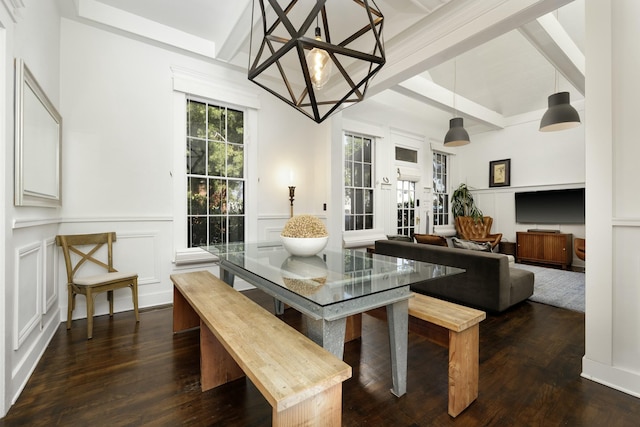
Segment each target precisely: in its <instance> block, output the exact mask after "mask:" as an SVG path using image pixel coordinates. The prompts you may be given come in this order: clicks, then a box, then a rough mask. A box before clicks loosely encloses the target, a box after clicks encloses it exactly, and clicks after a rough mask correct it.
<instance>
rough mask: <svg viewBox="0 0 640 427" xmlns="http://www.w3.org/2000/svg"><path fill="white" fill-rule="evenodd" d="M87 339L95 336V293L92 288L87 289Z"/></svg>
mask: <svg viewBox="0 0 640 427" xmlns="http://www.w3.org/2000/svg"><path fill="white" fill-rule="evenodd" d="M85 296H86V297H87V339H88V340H90V339H91V338H93V294H92V293H91V288H88V289H87V293H86V294H85Z"/></svg>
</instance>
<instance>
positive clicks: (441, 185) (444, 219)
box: [433, 151, 449, 225]
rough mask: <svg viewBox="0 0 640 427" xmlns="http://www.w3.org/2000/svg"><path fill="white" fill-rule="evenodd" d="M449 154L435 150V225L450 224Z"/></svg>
mask: <svg viewBox="0 0 640 427" xmlns="http://www.w3.org/2000/svg"><path fill="white" fill-rule="evenodd" d="M448 163H449V156H448V155H446V154H443V153H438V152H437V151H434V152H433V225H447V224H449V193H448V191H449V190H448V188H449V185H448V181H449V169H448Z"/></svg>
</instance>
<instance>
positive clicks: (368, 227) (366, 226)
mask: <svg viewBox="0 0 640 427" xmlns="http://www.w3.org/2000/svg"><path fill="white" fill-rule="evenodd" d="M348 138H359V139H361V140H368V141H369V143H370V145H371V149H370V154H369V161H366V159H365V158H364V157H362V158H361V159H357V158H353V159H351V160H349V159H348V158H347V143H348ZM375 160H376V138H375V137H372V136H369V135H365V134H363V133H360V132H353V131H346V130H345V131H343V132H342V196H341V200H342V206H343V210H342V232H343V233H353V232H372V231H373V230H375V228H376V216H377V215H376V204H375V201H376V191H375V170H376V161H375ZM347 162H350V163H351V165H352V167H351V170H352V171H353V172H352V177H353V179H354V180H355V171H356V167H355V165H361V166H362V173H361V177H360V180H361V181H362V185H355V184H357V182H352V184H353V185H347V182H346V176H347V167H346V166H347ZM366 165H368V166H369V186H365V185H364V184H365V176H366V174H365V169H366V168H365V166H366ZM349 189H350V190H352V194H353V193H357V192H358V191H361V192H362V198H363V199H362V213H359V212H358V209H357V205H356V209H355V213H352V214H347V212H346V206H347V200H346V199H347V192H348V190H349ZM366 192H368V193H369V194H370V195H371V197H370V200H369V206H370V207H369V208H367V202H366ZM354 203H357V201H356V202H352V203H350V206H351V207H353V206H354ZM348 216H349V217H352V218H351V219H353V224H352V226H353V228H347V221H348V219H347V217H348ZM359 217H362V227H361V228H359V227H358V218H359ZM367 217H369V218H370V223H369V222H368V221H367Z"/></svg>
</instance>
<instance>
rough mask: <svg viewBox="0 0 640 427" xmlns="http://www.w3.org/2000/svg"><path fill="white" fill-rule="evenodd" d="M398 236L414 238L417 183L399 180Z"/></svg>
mask: <svg viewBox="0 0 640 427" xmlns="http://www.w3.org/2000/svg"><path fill="white" fill-rule="evenodd" d="M396 193H397V196H396V198H397V202H398V234H400V235H404V236H413V232H414V229H415V225H416V183H415V182H413V181H400V180H398V189H397V192H396Z"/></svg>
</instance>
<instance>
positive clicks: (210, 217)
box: [186, 99, 245, 247]
mask: <svg viewBox="0 0 640 427" xmlns="http://www.w3.org/2000/svg"><path fill="white" fill-rule="evenodd" d="M186 151H187V154H186V158H187V228H188V230H187V236H188V237H187V238H188V242H187V243H188V246H189V247H194V246H202V245H211V244H216V243H227V242H242V241H244V215H245V210H244V164H245V155H244V113H243V112H242V111H238V110H233V109H231V108H227V107H224V106H219V105H213V104H209V103H207V102H200V101H195V100H192V99H188V100H187V141H186Z"/></svg>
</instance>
